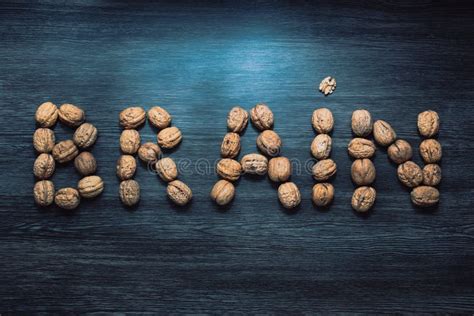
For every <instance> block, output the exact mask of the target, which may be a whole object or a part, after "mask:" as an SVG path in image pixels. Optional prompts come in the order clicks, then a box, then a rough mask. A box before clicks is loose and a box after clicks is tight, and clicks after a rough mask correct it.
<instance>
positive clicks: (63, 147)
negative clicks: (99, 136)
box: [53, 139, 79, 163]
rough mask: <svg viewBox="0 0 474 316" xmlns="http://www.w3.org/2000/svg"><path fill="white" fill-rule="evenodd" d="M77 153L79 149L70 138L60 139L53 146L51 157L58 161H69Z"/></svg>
mask: <svg viewBox="0 0 474 316" xmlns="http://www.w3.org/2000/svg"><path fill="white" fill-rule="evenodd" d="M77 154H79V150H78V149H77V147H76V145H74V142H73V141H72V140H70V139H68V140H63V141H60V142H59V143H57V144H56V145H54V147H53V157H54V159H55V160H56V161H57V162H59V163H65V162H68V161H71V160H73V159H74V158H76V156H77Z"/></svg>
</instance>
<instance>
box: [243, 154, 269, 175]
mask: <svg viewBox="0 0 474 316" xmlns="http://www.w3.org/2000/svg"><path fill="white" fill-rule="evenodd" d="M240 165H241V166H242V171H243V173H247V174H256V175H264V174H266V173H267V170H268V159H267V158H266V157H265V156H263V155H260V154H247V155H245V156H243V157H242V159H241V160H240Z"/></svg>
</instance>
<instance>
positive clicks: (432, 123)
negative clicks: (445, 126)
mask: <svg viewBox="0 0 474 316" xmlns="http://www.w3.org/2000/svg"><path fill="white" fill-rule="evenodd" d="M418 131H419V132H420V134H421V135H422V136H425V137H433V136H434V135H436V134H438V131H439V116H438V113H436V112H435V111H425V112H421V113H420V114H418Z"/></svg>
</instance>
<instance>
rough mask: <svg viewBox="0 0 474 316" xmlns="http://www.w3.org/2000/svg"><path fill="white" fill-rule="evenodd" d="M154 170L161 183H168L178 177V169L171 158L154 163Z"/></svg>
mask: <svg viewBox="0 0 474 316" xmlns="http://www.w3.org/2000/svg"><path fill="white" fill-rule="evenodd" d="M155 169H156V172H157V173H158V175H159V176H160V178H161V179H162V180H163V181H166V182H170V181H173V180H176V178H177V177H178V167H176V164H175V163H174V161H173V159H171V158H168V157H167V158H163V159H160V160H158V161H157V162H156V164H155Z"/></svg>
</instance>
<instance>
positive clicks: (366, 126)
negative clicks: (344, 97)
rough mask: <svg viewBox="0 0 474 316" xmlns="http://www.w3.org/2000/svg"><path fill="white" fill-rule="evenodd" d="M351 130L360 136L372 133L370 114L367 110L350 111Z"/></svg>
mask: <svg viewBox="0 0 474 316" xmlns="http://www.w3.org/2000/svg"><path fill="white" fill-rule="evenodd" d="M351 126H352V132H353V133H354V134H355V135H357V136H361V137H366V136H369V135H370V133H372V128H373V123H372V116H371V115H370V112H369V111H367V110H355V111H354V112H352V121H351Z"/></svg>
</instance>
